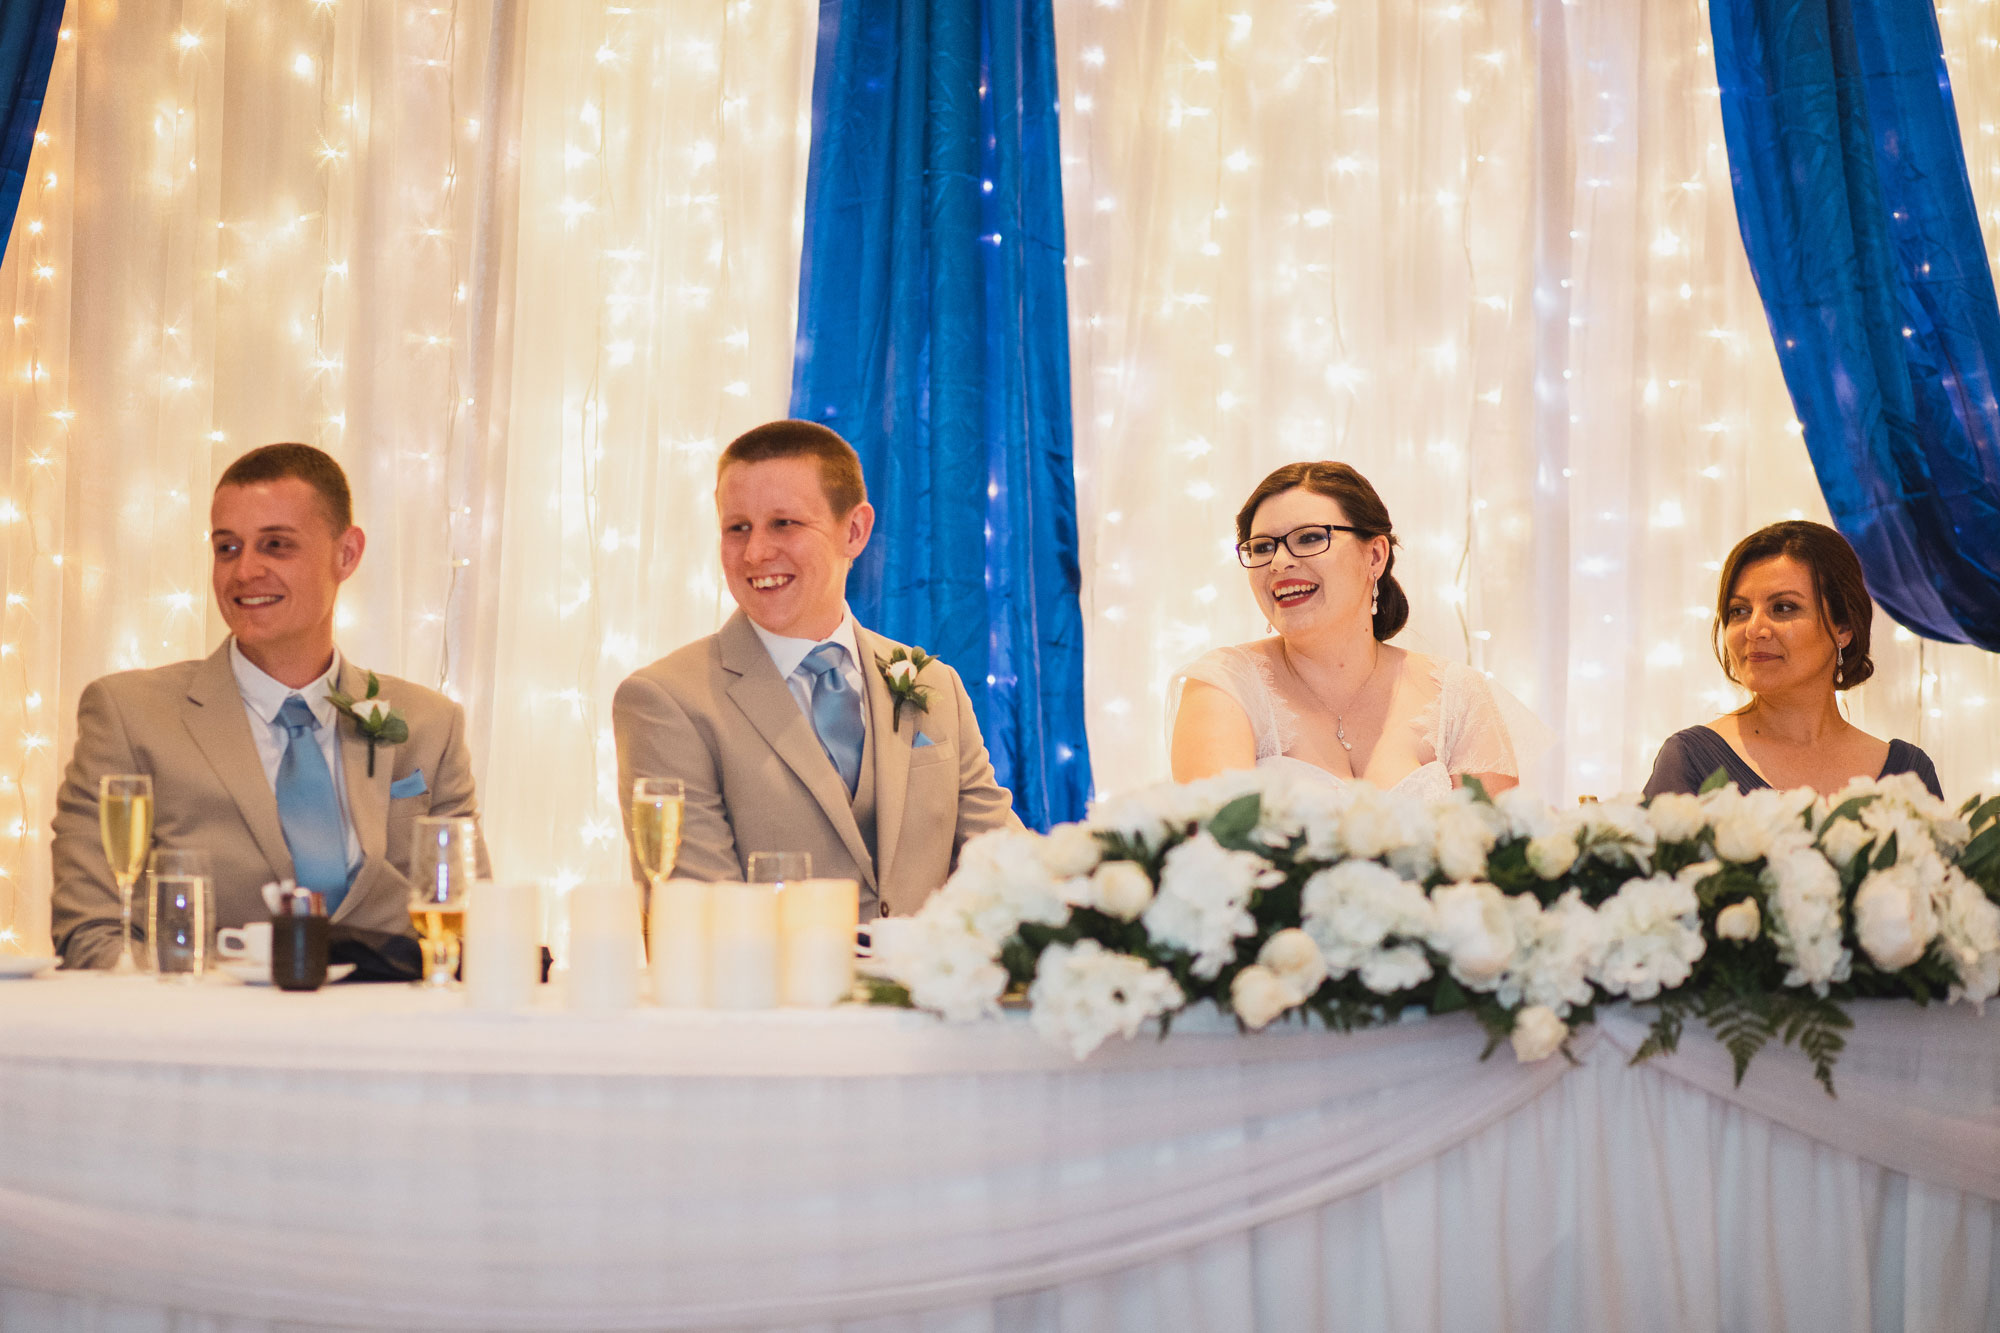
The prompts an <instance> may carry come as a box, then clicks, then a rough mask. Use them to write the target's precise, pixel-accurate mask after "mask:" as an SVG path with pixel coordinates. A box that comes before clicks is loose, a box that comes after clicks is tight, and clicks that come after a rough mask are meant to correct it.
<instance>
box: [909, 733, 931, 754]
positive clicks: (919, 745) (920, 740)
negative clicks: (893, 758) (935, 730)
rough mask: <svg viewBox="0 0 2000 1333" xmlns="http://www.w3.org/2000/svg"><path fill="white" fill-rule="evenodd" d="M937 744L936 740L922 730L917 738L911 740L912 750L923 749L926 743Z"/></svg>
mask: <svg viewBox="0 0 2000 1333" xmlns="http://www.w3.org/2000/svg"><path fill="white" fill-rule="evenodd" d="M936 744H937V742H936V741H934V740H932V739H931V738H930V737H928V736H926V735H924V733H923V732H921V731H920V732H918V733H917V738H916V739H915V740H913V741H911V742H910V748H911V749H912V750H921V749H923V748H924V747H925V746H926V745H936Z"/></svg>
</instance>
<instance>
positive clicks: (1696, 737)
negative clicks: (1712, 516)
mask: <svg viewBox="0 0 2000 1333" xmlns="http://www.w3.org/2000/svg"><path fill="white" fill-rule="evenodd" d="M1874 611H1875V608H1874V605H1873V604H1872V603H1871V602H1870V601H1869V600H1868V585H1867V584H1866V583H1865V582H1864V581H1863V579H1862V577H1861V562H1860V561H1859V560H1858V559H1856V558H1855V555H1854V548H1853V547H1851V546H1849V545H1848V544H1847V539H1846V538H1844V537H1842V536H1841V535H1840V534H1839V533H1838V532H1835V531H1834V530H1833V529H1832V528H1829V527H1827V526H1826V525H1825V524H1823V523H1802V522H1790V523H1773V524H1772V525H1771V526H1770V527H1768V528H1761V529H1759V530H1758V531H1756V532H1753V533H1751V534H1750V535H1749V536H1748V537H1745V538H1744V539H1743V540H1742V541H1740V542H1738V543H1737V544H1736V549H1735V550H1733V551H1731V552H1730V553H1729V559H1728V561H1727V562H1726V563H1725V564H1724V565H1723V567H1722V582H1721V586H1720V589H1719V595H1718V597H1717V599H1716V608H1715V626H1714V629H1713V631H1712V632H1713V635H1714V638H1715V640H1716V644H1715V655H1716V658H1717V660H1718V661H1720V662H1721V663H1722V671H1723V674H1724V675H1726V676H1728V677H1729V678H1730V679H1731V680H1733V681H1735V682H1736V683H1737V684H1739V685H1741V686H1742V687H1743V688H1744V689H1746V690H1749V691H1750V702H1749V703H1747V704H1745V705H1743V707H1741V708H1739V709H1737V710H1736V711H1735V712H1733V713H1725V714H1724V715H1723V716H1721V717H1718V718H1716V719H1715V720H1714V721H1713V722H1710V723H1709V724H1708V725H1707V726H1705V727H1689V728H1688V729H1687V730H1685V731H1680V732H1676V733H1674V734H1673V735H1672V736H1669V737H1668V738H1667V743H1666V744H1665V745H1662V746H1661V747H1660V754H1659V757H1658V758H1657V759H1656V760H1655V761H1654V762H1653V776H1652V780H1651V781H1649V782H1647V784H1646V794H1647V795H1648V796H1652V795H1656V794H1657V793H1659V792H1666V791H1680V792H1693V791H1698V790H1700V788H1701V784H1702V783H1703V782H1705V781H1706V780H1707V779H1708V776H1709V775H1710V774H1711V773H1713V772H1715V770H1716V769H1718V768H1720V769H1722V770H1724V771H1725V772H1726V773H1727V774H1728V776H1729V780H1730V781H1731V782H1733V783H1735V784H1736V786H1737V788H1738V789H1739V790H1742V791H1750V790H1752V789H1753V788H1757V787H1779V788H1786V789H1789V788H1794V787H1811V788H1812V789H1813V790H1815V791H1819V792H1834V791H1838V790H1839V789H1840V788H1842V787H1844V786H1846V785H1847V783H1848V782H1849V780H1851V779H1853V778H1858V777H1867V778H1874V777H1884V778H1886V777H1888V776H1890V775H1891V774H1894V773H1915V774H1916V775H1917V776H1918V777H1919V778H1921V779H1923V784H1924V786H1926V787H1928V788H1930V791H1931V795H1933V796H1938V797H1942V796H1943V794H1944V793H1943V792H1942V791H1941V790H1940V789H1939V787H1938V779H1937V770H1936V769H1935V768H1934V767H1932V765H1931V761H1930V756H1928V755H1926V754H1925V753H1924V752H1923V751H1922V750H1919V749H1918V748H1917V747H1916V746H1914V745H1911V744H1910V743H1909V742H1908V741H1900V740H1897V741H1883V740H1877V739H1876V738H1875V737H1873V736H1870V735H1869V734H1868V733H1867V732H1865V731H1863V730H1861V728H1859V727H1857V726H1855V725H1854V724H1853V723H1851V722H1849V721H1848V720H1847V719H1846V718H1845V717H1843V716H1841V712H1840V707H1839V705H1838V704H1837V703H1836V702H1835V701H1834V694H1835V692H1836V691H1838V690H1845V689H1851V688H1853V687H1854V686H1856V685H1859V684H1860V683H1861V682H1862V681H1864V680H1867V679H1868V677H1869V676H1871V675H1873V674H1874V672H1875V664H1874V663H1873V662H1872V661H1870V660H1869V657H1868V627H1869V624H1870V622H1871V621H1872V620H1873V618H1874Z"/></svg>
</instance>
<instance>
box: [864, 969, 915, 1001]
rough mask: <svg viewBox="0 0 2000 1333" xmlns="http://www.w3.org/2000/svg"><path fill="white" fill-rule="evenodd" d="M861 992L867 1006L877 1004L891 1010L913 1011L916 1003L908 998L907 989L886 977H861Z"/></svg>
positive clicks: (908, 991)
mask: <svg viewBox="0 0 2000 1333" xmlns="http://www.w3.org/2000/svg"><path fill="white" fill-rule="evenodd" d="M860 985H861V989H862V992H863V993H864V994H865V995H866V996H867V1001H866V1002H867V1003H868V1004H879V1005H883V1006H886V1007H888V1008H892V1009H914V1008H916V1007H917V1005H916V1001H914V1000H912V999H911V998H910V990H909V987H907V986H905V985H903V984H902V983H901V982H897V981H890V980H888V979H887V978H886V977H862V978H861V981H860Z"/></svg>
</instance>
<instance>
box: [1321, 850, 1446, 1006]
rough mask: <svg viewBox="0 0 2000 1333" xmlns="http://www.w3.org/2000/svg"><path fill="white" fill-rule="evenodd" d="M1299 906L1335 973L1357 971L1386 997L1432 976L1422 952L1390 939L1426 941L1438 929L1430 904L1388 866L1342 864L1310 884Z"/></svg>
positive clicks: (1329, 968)
mask: <svg viewBox="0 0 2000 1333" xmlns="http://www.w3.org/2000/svg"><path fill="white" fill-rule="evenodd" d="M1299 906H1300V911H1299V915H1300V918H1301V924H1302V925H1303V926H1304V929H1305V932H1306V934H1307V935H1309V936H1311V937H1312V939H1313V941H1314V942H1315V943H1316V944H1317V945H1318V946H1319V949H1320V952H1321V953H1322V954H1323V955H1324V956H1325V958H1326V964H1327V968H1328V970H1329V971H1330V972H1331V973H1332V975H1334V976H1336V977H1344V976H1347V975H1349V974H1350V973H1354V972H1359V973H1361V981H1362V984H1363V985H1365V986H1367V987H1368V988H1369V989H1370V990H1373V991H1375V992H1376V993H1378V994H1385V995H1386V994H1390V993H1392V992H1394V991H1398V990H1404V989H1407V988H1408V987H1410V986H1414V985H1416V984H1417V983H1419V982H1421V981H1424V980H1425V979H1427V978H1428V977H1429V976H1430V972H1431V969H1430V961H1429V959H1428V958H1427V957H1425V955H1424V952H1423V950H1421V949H1415V950H1412V949H1410V948H1408V947H1407V946H1399V945H1397V944H1392V943H1390V941H1392V940H1398V941H1407V940H1421V939H1424V938H1426V937H1427V936H1428V935H1429V934H1430V933H1431V930H1432V928H1433V926H1434V925H1435V913H1434V911H1433V909H1432V906H1431V900H1430V899H1429V898H1428V897H1427V896H1425V894H1424V891H1423V889H1422V888H1420V887H1419V886H1418V885H1416V884H1413V883H1411V882H1410V881H1409V880H1406V879H1404V878H1403V877H1402V876H1401V875H1398V874H1397V873H1396V872H1395V871H1393V870H1390V869H1389V868H1388V867H1386V866H1383V865H1379V864H1377V863H1376V862H1374V861H1342V862H1341V863H1340V864H1339V865H1336V866H1332V867H1330V868H1328V869H1326V870H1322V871H1320V872H1319V873H1318V874H1316V875H1314V876H1313V877H1312V878H1311V879H1309V880H1307V881H1306V884H1305V892H1304V893H1303V895H1302V896H1301V899H1300V904H1299ZM1378 982H1380V983H1383V984H1379V985H1378V984H1377V983H1378ZM1391 982H1400V983H1401V984H1395V985H1391V984H1388V983H1391Z"/></svg>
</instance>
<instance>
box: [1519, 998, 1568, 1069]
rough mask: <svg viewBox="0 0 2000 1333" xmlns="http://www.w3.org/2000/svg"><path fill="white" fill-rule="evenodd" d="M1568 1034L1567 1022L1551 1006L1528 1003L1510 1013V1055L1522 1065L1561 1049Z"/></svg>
mask: <svg viewBox="0 0 2000 1333" xmlns="http://www.w3.org/2000/svg"><path fill="white" fill-rule="evenodd" d="M1568 1038H1569V1024H1567V1023H1565V1022H1563V1021H1562V1020H1561V1019H1560V1018H1557V1017H1556V1012H1555V1010H1553V1009H1551V1008H1549V1007H1548V1006H1547V1005H1543V1004H1531V1005H1529V1006H1527V1007H1526V1008H1525V1009H1522V1010H1521V1011H1520V1012H1519V1013H1517V1014H1515V1015H1514V1032H1513V1035H1512V1036H1511V1037H1510V1038H1509V1040H1510V1041H1512V1042H1513V1043H1514V1058H1515V1059H1517V1060H1519V1061H1520V1062H1521V1063H1522V1064H1524V1065H1529V1064H1533V1063H1534V1062H1535V1061H1537V1060H1546V1059H1548V1058H1549V1057H1550V1056H1552V1055H1554V1054H1555V1053H1556V1052H1557V1051H1559V1050H1561V1049H1562V1044H1563V1042H1564V1041H1566V1040H1568Z"/></svg>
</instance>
